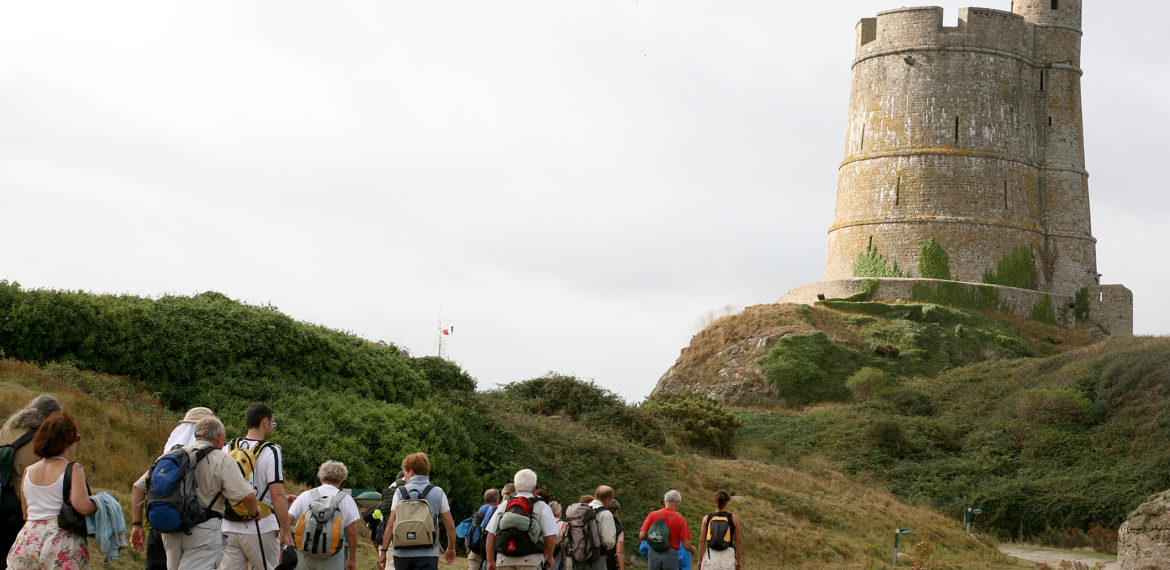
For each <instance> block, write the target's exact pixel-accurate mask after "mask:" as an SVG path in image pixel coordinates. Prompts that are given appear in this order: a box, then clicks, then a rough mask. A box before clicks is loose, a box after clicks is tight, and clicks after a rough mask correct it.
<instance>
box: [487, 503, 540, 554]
mask: <svg viewBox="0 0 1170 570" xmlns="http://www.w3.org/2000/svg"><path fill="white" fill-rule="evenodd" d="M538 502H540V499H539V498H528V497H515V498H513V499H512V500H510V501H508V505H507V506H506V507H504V513H503V514H502V515H500V524H499V526H498V527H497V528H496V552H498V553H500V554H503V555H504V556H527V555H529V554H539V553H543V552H544V541H543V540H541V533H540V523H539V522H537V520H536V517H535V516H533V514H532V508H533V507H535V506H536V503H538Z"/></svg>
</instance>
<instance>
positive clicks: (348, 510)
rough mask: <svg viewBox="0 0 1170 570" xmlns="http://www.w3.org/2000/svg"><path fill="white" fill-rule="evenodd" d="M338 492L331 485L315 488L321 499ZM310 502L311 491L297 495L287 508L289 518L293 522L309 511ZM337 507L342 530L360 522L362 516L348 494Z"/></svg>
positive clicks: (311, 499)
mask: <svg viewBox="0 0 1170 570" xmlns="http://www.w3.org/2000/svg"><path fill="white" fill-rule="evenodd" d="M339 491H340V489H338V488H337V487H334V486H333V485H329V484H325V485H321V486H320V487H317V492H318V493H321V496H322V497H332V496H333V495H336V494H337V493H338V492H339ZM312 501H313V493H312V491H305V492H304V493H301V494H300V495H297V500H295V501H293V504H292V505H290V506H289V508H288V514H289V516H291V517H292V518H293V520H296V519H299V518H301V513H304V512H305V511H306V510H308V509H309V503H311V502H312ZM337 506H338V508H340V509H341V527H342V528H347V527H348V526H349V525H350V524H353V523H354V522H356V521H359V520H361V518H362V514H361V513H360V512H358V506H357V503H356V502H355V501H354V500H353V497H351V496H350V495H349V493H346V494H345V497H343V498H342V499H341V502H340V503H338V504H337Z"/></svg>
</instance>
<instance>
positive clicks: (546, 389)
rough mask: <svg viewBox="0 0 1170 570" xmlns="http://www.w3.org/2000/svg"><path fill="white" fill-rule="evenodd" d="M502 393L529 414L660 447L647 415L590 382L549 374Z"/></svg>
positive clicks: (655, 428)
mask: <svg viewBox="0 0 1170 570" xmlns="http://www.w3.org/2000/svg"><path fill="white" fill-rule="evenodd" d="M504 393H505V395H507V396H510V397H512V398H513V399H515V400H517V401H519V402H520V404H521V406H522V407H523V408H524V410H525V411H526V412H528V413H531V414H538V415H544V416H564V417H567V418H569V419H572V420H575V421H580V422H582V423H585V424H587V425H590V426H592V427H595V428H601V429H606V430H609V431H612V432H616V433H618V434H620V435H622V436H624V437H626V438H628V439H631V440H634V441H642V442H644V443H646V444H647V445H661V444H662V443H663V437H662V431H661V430H660V429H659V428H658V426H657V425H656V424H655V422H654V421H653V420H652V419H651V418H650V417H649V416H648V415H647V414H645V413H644V412H642V410H640V409H638V408H637V407H634V406H630V405H628V404H626V403H625V401H623V400H622V399H621V398H619V397H618V396H617V395H616V394H614V393H613V392H610V391H609V390H606V389H605V388H602V387H600V386H598V385H597V384H596V383H594V382H592V381H589V382H586V381H584V380H580V379H577V378H575V377H573V376H564V375H560V374H555V373H549V374H548V375H545V376H541V377H539V378H533V379H531V380H525V381H523V382H514V383H512V384H509V385H508V386H506V387H505V388H504Z"/></svg>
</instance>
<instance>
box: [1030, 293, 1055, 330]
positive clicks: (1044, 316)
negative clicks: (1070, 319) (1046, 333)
mask: <svg viewBox="0 0 1170 570" xmlns="http://www.w3.org/2000/svg"><path fill="white" fill-rule="evenodd" d="M1032 318H1033V319H1035V320H1037V321H1040V322H1042V323H1048V324H1050V325H1054V324H1056V310H1055V308H1054V307H1053V306H1052V297H1049V296H1048V295H1047V294H1045V295H1044V296H1043V297H1040V300H1039V301H1036V305H1035V306H1033V307H1032Z"/></svg>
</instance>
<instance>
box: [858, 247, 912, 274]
mask: <svg viewBox="0 0 1170 570" xmlns="http://www.w3.org/2000/svg"><path fill="white" fill-rule="evenodd" d="M853 276H854V277H907V275H906V274H905V273H902V270H901V269H899V268H898V262H897V261H894V260H892V259H889V258H887V257H886V256H884V255H882V254H881V253H878V249H877V246H872V245H871V246H869V247H868V248H866V250H865V251H862V252H860V253H858V254H857V259H856V260H854V261H853Z"/></svg>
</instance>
